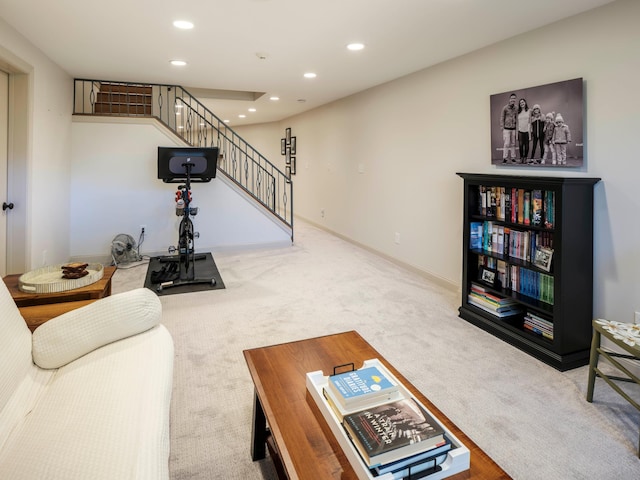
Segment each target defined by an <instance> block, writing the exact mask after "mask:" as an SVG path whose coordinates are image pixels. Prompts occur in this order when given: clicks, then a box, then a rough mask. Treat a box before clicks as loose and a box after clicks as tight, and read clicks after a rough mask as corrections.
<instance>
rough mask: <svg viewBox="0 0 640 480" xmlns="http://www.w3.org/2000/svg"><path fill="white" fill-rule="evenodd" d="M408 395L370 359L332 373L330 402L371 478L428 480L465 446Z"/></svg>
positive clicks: (327, 392)
mask: <svg viewBox="0 0 640 480" xmlns="http://www.w3.org/2000/svg"><path fill="white" fill-rule="evenodd" d="M376 362H377V360H376ZM308 375H310V374H308ZM325 378H326V377H325ZM405 393H406V390H405V389H404V387H402V386H401V385H400V384H399V383H398V382H397V381H396V380H395V379H394V378H391V377H390V376H389V375H387V373H386V370H385V369H383V368H382V366H381V364H380V368H379V367H378V366H377V365H376V364H373V365H371V364H370V365H367V362H365V366H363V368H361V369H358V370H351V371H348V372H344V373H337V374H334V375H330V376H329V377H328V378H327V382H326V385H325V386H324V387H323V388H322V396H323V399H324V401H326V403H327V404H328V405H329V407H330V408H331V410H332V411H333V413H334V414H335V416H336V417H337V419H338V421H339V422H340V424H341V426H342V428H343V429H344V432H346V434H347V437H348V438H349V441H350V442H351V444H352V445H353V446H354V447H355V449H356V451H357V452H358V455H359V456H360V458H361V460H362V462H364V464H365V465H366V470H367V477H365V478H376V477H382V478H384V479H385V480H386V479H389V480H391V479H393V480H400V479H405V478H409V476H410V475H411V476H412V477H411V478H422V475H431V474H432V473H434V472H439V471H441V470H442V469H441V465H442V464H443V462H444V461H445V460H446V459H447V454H448V452H449V451H450V450H452V449H453V448H457V447H460V445H456V444H455V443H454V442H453V441H452V439H451V438H449V436H451V435H450V433H448V432H447V431H446V430H445V429H444V427H443V426H442V425H441V424H440V423H439V422H438V421H437V420H436V419H435V418H434V417H433V416H432V415H431V414H430V413H429V412H428V411H427V410H426V409H425V408H424V406H423V405H422V404H421V403H419V402H418V401H417V400H416V399H415V398H413V397H412V396H408V395H406V394H405ZM452 438H453V437H452ZM466 468H468V456H467V464H466ZM458 471H460V469H459V468H458V469H456V470H455V471H453V472H452V474H453V473H456V472H458ZM415 474H420V475H421V476H420V477H413V475H415ZM439 478H444V477H439Z"/></svg>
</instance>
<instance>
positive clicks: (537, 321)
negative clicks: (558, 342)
mask: <svg viewBox="0 0 640 480" xmlns="http://www.w3.org/2000/svg"><path fill="white" fill-rule="evenodd" d="M524 328H526V329H527V330H529V331H531V332H533V333H536V334H538V335H542V336H543V337H544V338H548V339H549V340H553V322H550V321H549V320H546V319H544V318H542V317H541V316H539V315H536V314H535V313H531V312H527V314H526V315H525V316H524Z"/></svg>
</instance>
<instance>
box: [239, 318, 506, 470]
mask: <svg viewBox="0 0 640 480" xmlns="http://www.w3.org/2000/svg"><path fill="white" fill-rule="evenodd" d="M244 357H245V360H246V361H247V366H248V367H249V372H250V373H251V377H252V379H253V383H254V386H255V398H254V408H253V431H252V444H251V455H252V458H253V460H260V459H263V458H265V456H266V446H268V447H269V453H270V454H271V456H272V457H273V458H274V462H275V465H276V470H277V472H278V475H279V477H280V478H288V479H290V480H294V479H304V480H317V479H319V478H322V479H340V480H357V478H358V477H357V475H356V473H355V472H354V470H353V468H352V467H351V464H350V463H349V460H348V459H347V457H346V456H345V454H344V453H343V451H342V449H341V447H340V445H339V444H338V441H337V440H336V438H335V437H334V435H333V433H332V432H331V430H330V429H329V426H328V425H327V423H326V422H325V420H324V417H323V416H322V413H321V412H320V410H319V409H318V407H317V406H316V404H315V401H314V399H313V398H312V397H311V395H310V394H309V393H308V392H307V388H306V374H307V373H308V372H314V371H318V370H322V371H323V372H325V373H326V374H329V373H330V372H332V371H333V367H334V366H336V365H343V364H347V363H351V362H353V363H354V364H355V365H356V368H359V367H360V366H362V363H363V362H364V361H365V360H370V359H372V358H377V359H378V360H380V361H381V362H382V363H383V364H384V365H385V366H386V367H387V368H388V369H389V371H390V372H391V373H392V374H393V375H394V376H395V377H396V378H397V379H398V380H400V382H402V383H403V384H404V385H405V386H406V387H407V389H408V390H409V391H410V392H411V393H412V394H413V395H415V397H416V398H417V399H418V400H419V401H421V402H422V403H423V404H424V405H425V406H426V407H427V409H429V410H430V411H431V413H433V414H434V415H435V416H436V417H437V418H438V419H439V420H440V421H441V422H442V423H443V424H444V425H445V426H446V427H447V428H448V429H449V430H450V431H451V433H453V435H455V436H456V437H457V438H458V439H459V440H460V441H461V442H462V443H463V444H464V445H465V446H466V447H467V448H468V449H469V450H470V452H471V457H470V458H471V467H470V469H469V470H467V471H465V472H462V473H459V474H456V475H454V476H451V477H449V478H451V479H454V480H461V479H474V480H503V479H510V478H511V477H510V476H509V475H507V473H505V472H504V470H502V469H501V468H500V467H499V466H498V465H497V464H496V463H495V462H494V461H493V460H492V459H491V458H490V457H489V456H488V455H487V454H486V453H485V452H484V451H482V449H480V447H478V446H477V445H476V444H475V443H474V442H473V441H471V439H470V438H469V437H467V436H466V435H465V434H464V433H463V432H462V431H461V430H460V429H459V428H458V427H456V426H455V424H453V422H451V421H450V420H449V419H448V418H447V417H446V416H445V415H444V414H443V413H442V412H441V411H440V410H438V408H436V406H435V405H433V404H432V403H431V402H430V401H429V400H428V399H427V398H426V397H425V396H424V395H422V394H421V393H420V392H419V391H418V390H417V389H416V388H415V387H414V386H413V385H411V383H409V381H408V380H407V379H406V378H404V377H403V376H402V375H401V374H400V372H398V371H397V370H396V369H395V368H393V366H391V365H390V364H389V362H387V361H386V360H385V359H384V358H383V357H382V355H380V354H379V353H378V352H377V351H376V350H375V349H374V348H373V347H372V346H371V345H369V344H368V343H367V342H366V341H365V340H364V339H363V338H362V337H361V336H360V335H359V334H358V333H357V332H355V331H351V332H345V333H339V334H336V335H328V336H325V337H318V338H311V339H308V340H301V341H297V342H291V343H284V344H280V345H273V346H269V347H261V348H254V349H250V350H245V351H244Z"/></svg>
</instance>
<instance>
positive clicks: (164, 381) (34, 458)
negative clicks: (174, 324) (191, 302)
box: [0, 325, 173, 480]
mask: <svg viewBox="0 0 640 480" xmlns="http://www.w3.org/2000/svg"><path fill="white" fill-rule="evenodd" d="M53 372H54V373H53V375H52V377H51V378H50V379H49V381H48V384H47V387H46V389H45V391H44V392H42V393H41V396H40V398H39V399H38V401H37V403H36V404H35V406H34V407H33V409H32V411H31V412H30V413H29V415H27V416H26V417H25V418H24V420H23V421H22V423H21V425H20V428H17V429H15V431H14V432H13V434H12V435H11V436H10V437H9V439H8V440H7V442H6V443H5V445H4V446H3V448H2V449H0V478H2V479H5V478H6V479H11V480H34V479H47V480H88V479H91V480H115V479H117V480H134V479H135V480H142V479H149V480H162V479H168V478H169V466H168V458H169V406H170V401H171V385H172V379H173V376H172V372H173V341H172V339H171V336H170V335H169V332H168V331H167V330H166V328H165V327H164V326H163V325H158V326H156V327H154V328H152V329H151V330H148V331H147V332H144V333H142V334H140V335H134V336H132V337H129V338H127V339H125V340H122V341H119V342H114V343H111V344H109V345H106V346H105V347H103V348H99V349H96V350H94V351H93V352H91V353H89V354H87V355H85V356H83V357H81V358H79V359H78V360H76V361H74V362H72V363H69V364H68V365H66V366H64V367H62V368H60V369H59V370H57V371H53Z"/></svg>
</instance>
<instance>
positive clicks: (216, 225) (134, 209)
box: [70, 118, 291, 258]
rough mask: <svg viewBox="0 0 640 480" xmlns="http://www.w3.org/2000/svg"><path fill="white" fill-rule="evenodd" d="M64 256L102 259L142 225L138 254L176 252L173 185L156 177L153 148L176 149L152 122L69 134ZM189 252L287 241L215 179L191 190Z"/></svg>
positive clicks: (78, 124)
mask: <svg viewBox="0 0 640 480" xmlns="http://www.w3.org/2000/svg"><path fill="white" fill-rule="evenodd" d="M72 133H73V134H72V155H71V157H72V168H71V176H70V186H71V191H72V194H71V205H72V207H71V208H72V212H73V214H72V216H71V256H72V257H74V258H82V257H85V258H90V257H100V256H101V255H109V252H110V251H111V241H112V240H113V238H114V237H115V236H116V235H117V234H119V233H126V234H129V235H132V236H133V238H134V239H135V240H136V241H138V237H139V234H140V226H141V225H145V240H144V243H143V245H142V248H141V253H143V254H150V255H153V254H167V249H168V247H169V246H170V245H174V246H175V245H177V241H178V223H179V221H180V217H177V216H176V215H175V205H176V203H175V192H176V189H177V184H170V183H163V182H162V180H159V179H158V178H157V156H158V146H173V145H177V143H176V141H175V140H174V139H173V138H171V137H170V136H168V135H166V134H165V133H163V131H162V130H161V129H159V128H157V127H156V126H154V124H153V123H149V124H135V123H134V124H131V123H121V122H115V123H100V122H95V121H90V122H84V121H82V118H78V121H75V122H74V123H73V128H72ZM191 187H192V188H191V191H192V201H193V204H192V206H197V207H199V212H198V214H197V215H196V216H195V217H193V223H194V227H195V231H197V232H199V233H200V238H198V239H196V240H195V247H196V251H199V252H201V251H220V250H222V249H236V248H241V247H242V248H247V247H253V246H256V245H262V246H265V245H290V244H291V239H290V238H289V235H288V234H287V233H286V232H285V231H284V230H283V229H282V228H281V227H280V226H279V225H278V224H277V223H275V221H274V220H271V219H270V218H269V216H268V215H265V214H264V211H263V210H261V209H259V208H258V207H256V206H253V205H252V204H251V203H249V202H248V201H247V200H246V199H245V198H243V197H242V195H241V194H239V193H238V192H237V190H236V189H234V188H232V187H231V186H230V184H229V183H228V182H225V180H224V177H223V175H222V174H218V176H217V178H215V179H214V180H212V181H211V182H210V183H192V186H191Z"/></svg>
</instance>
